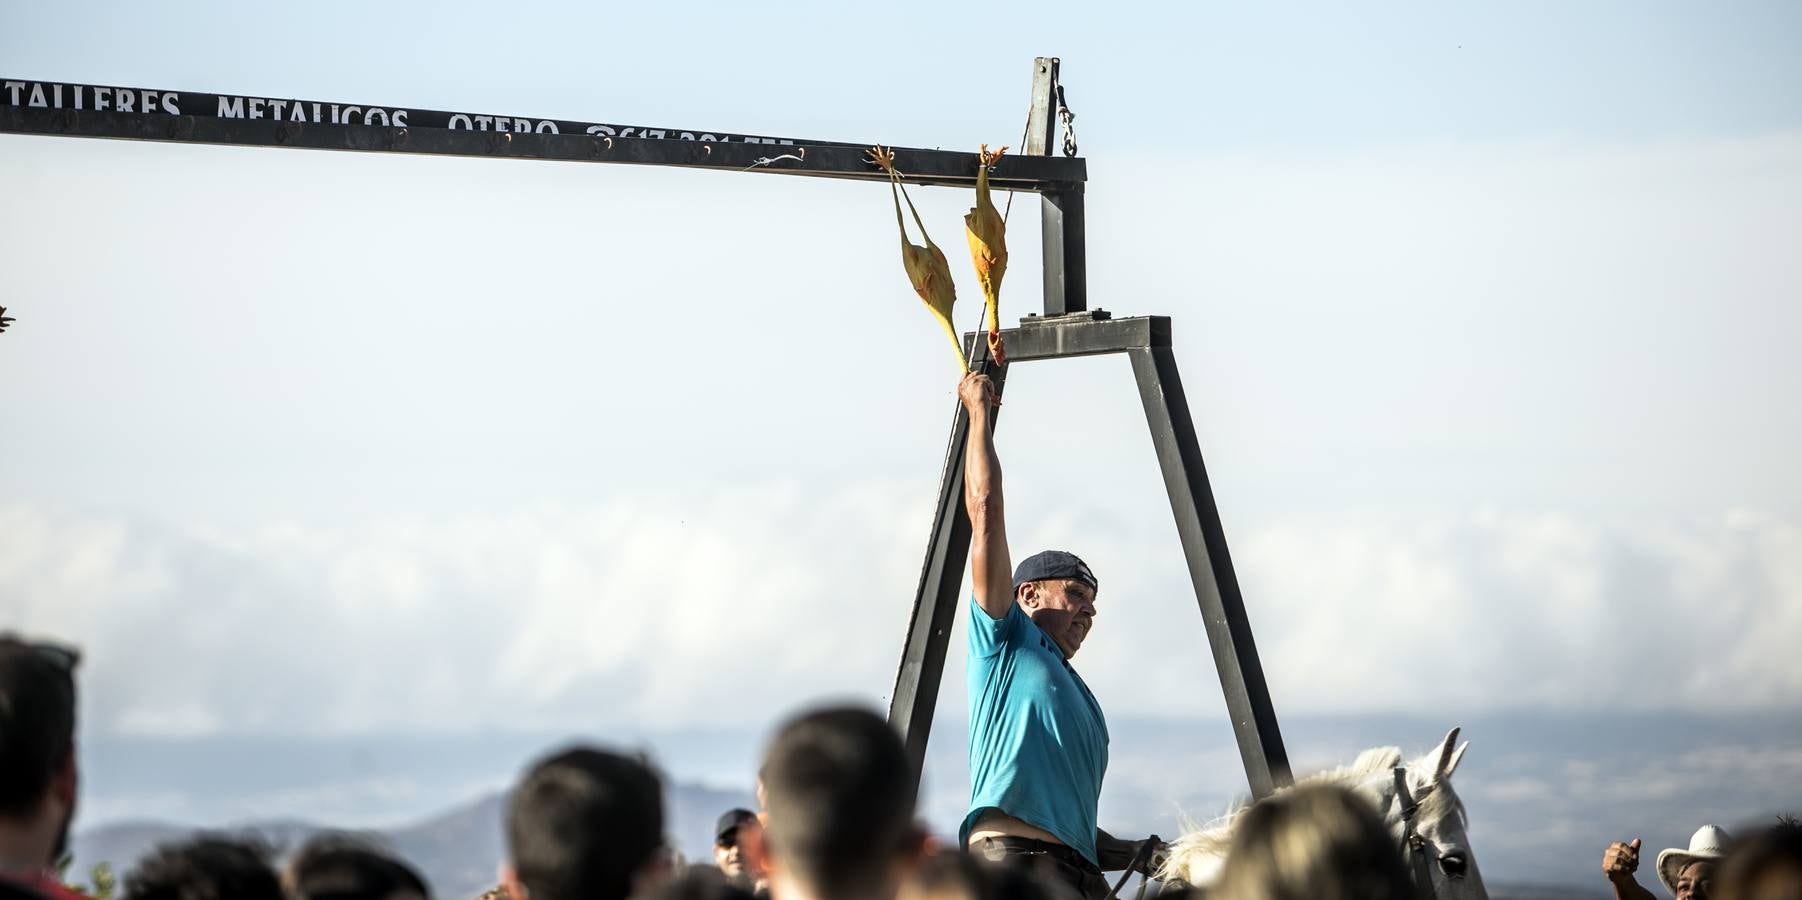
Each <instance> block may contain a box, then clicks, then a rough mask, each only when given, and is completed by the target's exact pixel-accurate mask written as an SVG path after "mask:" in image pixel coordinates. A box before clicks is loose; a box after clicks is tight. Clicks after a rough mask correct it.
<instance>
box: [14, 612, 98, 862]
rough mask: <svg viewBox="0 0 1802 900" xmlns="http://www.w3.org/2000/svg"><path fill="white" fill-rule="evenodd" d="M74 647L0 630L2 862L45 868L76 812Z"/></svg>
mask: <svg viewBox="0 0 1802 900" xmlns="http://www.w3.org/2000/svg"><path fill="white" fill-rule="evenodd" d="M78 659H79V656H78V655H77V654H76V652H75V651H73V650H70V649H68V648H66V647H59V646H57V645H55V644H43V643H34V642H30V641H25V640H22V639H20V638H18V637H16V636H14V635H11V634H5V635H0V842H3V845H0V866H4V865H16V866H29V867H31V868H33V869H44V868H48V867H49V866H51V865H52V864H53V863H54V862H55V861H56V859H57V858H58V857H60V856H62V855H63V851H64V849H65V848H66V847H67V845H68V840H69V823H70V822H71V821H72V820H73V819H74V817H75V793H76V775H75V664H76V662H77V661H78Z"/></svg>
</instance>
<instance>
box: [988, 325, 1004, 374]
mask: <svg viewBox="0 0 1802 900" xmlns="http://www.w3.org/2000/svg"><path fill="white" fill-rule="evenodd" d="M988 338H989V358H990V359H993V360H994V361H995V365H998V366H1005V365H1007V347H1006V346H1005V345H1004V344H1003V343H1002V341H1001V332H999V331H991V332H989V334H988Z"/></svg>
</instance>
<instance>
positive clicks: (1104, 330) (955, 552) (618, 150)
mask: <svg viewBox="0 0 1802 900" xmlns="http://www.w3.org/2000/svg"><path fill="white" fill-rule="evenodd" d="M1032 98H1033V99H1032V106H1031V112H1030V114H1029V117H1028V124H1027V139H1026V146H1025V147H1024V148H1023V149H1024V152H1023V153H1020V154H1018V155H1011V156H1006V157H1003V158H1002V159H1001V160H1000V161H999V162H998V163H997V164H996V165H995V166H994V167H993V169H992V170H991V173H990V176H989V180H990V183H991V185H993V187H994V188H996V189H998V190H1009V191H1027V192H1032V193H1037V194H1038V195H1039V197H1040V223H1041V229H1042V231H1041V240H1042V242H1043V266H1044V314H1043V315H1035V316H1029V317H1027V318H1026V319H1025V320H1023V322H1022V324H1021V325H1020V326H1019V327H1018V328H1014V329H1009V330H1008V331H1007V332H1006V344H1007V348H1008V356H1009V360H1010V362H1009V366H1011V365H1012V364H1014V363H1022V362H1032V361H1037V360H1048V359H1064V358H1068V357H1077V356H1095V355H1101V354H1125V355H1126V357H1127V358H1128V360H1129V361H1130V362H1131V364H1132V368H1133V374H1134V376H1135V378H1136V379H1137V381H1138V386H1139V400H1140V402H1141V403H1142V404H1143V406H1144V408H1145V418H1146V422H1147V424H1148V425H1149V426H1150V428H1151V435H1152V443H1153V445H1154V446H1155V448H1156V451H1157V456H1158V464H1159V467H1160V468H1161V469H1162V470H1163V474H1164V485H1165V488H1166V489H1167V490H1168V492H1169V494H1170V507H1171V511H1172V513H1174V514H1175V517H1176V527H1177V533H1178V535H1179V537H1180V538H1181V541H1182V547H1183V554H1184V556H1185V557H1186V558H1187V560H1188V566H1189V577H1190V580H1191V581H1192V582H1193V584H1194V587H1195V596H1196V600H1197V602H1198V603H1199V605H1200V607H1201V613H1202V618H1203V621H1204V623H1205V625H1206V628H1207V634H1208V644H1209V646H1210V647H1211V648H1212V650H1213V655H1214V664H1215V666H1216V668H1217V669H1218V672H1219V675H1220V684H1221V688H1222V689H1223V691H1224V692H1225V696H1226V704H1227V710H1228V712H1229V713H1230V714H1231V716H1232V723H1233V731H1234V735H1235V737H1236V738H1237V740H1238V744H1239V754H1240V757H1241V758H1242V759H1243V761H1244V764H1245V773H1246V776H1247V778H1248V779H1249V781H1250V783H1251V790H1252V793H1253V794H1254V795H1256V796H1264V795H1266V794H1268V793H1270V792H1271V791H1272V790H1274V789H1276V788H1277V787H1280V786H1283V785H1286V784H1288V783H1289V781H1290V772H1289V761H1288V756H1287V754H1286V752H1285V751H1284V749H1283V740H1282V735H1281V733H1280V732H1279V730H1278V728H1277V721H1276V712H1275V710H1274V709H1273V707H1272V706H1271V702H1270V691H1269V689H1268V687H1267V686H1266V685H1265V682H1264V671H1263V668H1262V666H1261V665H1260V664H1259V662H1258V653H1257V647H1256V645H1255V644H1254V643H1253V641H1252V633H1251V624H1250V621H1249V620H1248V619H1247V617H1246V614H1245V602H1244V599H1243V598H1242V597H1241V596H1240V593H1239V582H1238V578H1237V577H1236V576H1235V575H1234V573H1233V564H1232V558H1231V556H1230V555H1229V554H1228V552H1227V546H1226V535H1225V532H1224V531H1223V529H1222V528H1221V524H1220V514H1219V511H1218V510H1217V509H1216V508H1215V505H1214V495H1213V490H1212V488H1210V487H1209V484H1208V476H1207V470H1206V468H1205V466H1203V464H1202V458H1201V448H1200V445H1199V444H1198V443H1197V441H1196V437H1195V425H1194V422H1193V420H1192V419H1191V418H1190V416H1189V404H1188V401H1187V400H1186V399H1185V398H1184V395H1183V388H1182V379H1181V378H1180V377H1179V376H1178V374H1177V370H1176V358H1175V355H1174V352H1173V351H1172V347H1171V341H1170V319H1169V318H1168V317H1165V316H1145V317H1135V318H1124V319H1114V318H1112V317H1111V316H1109V315H1108V314H1107V313H1105V312H1103V311H1100V310H1090V309H1089V308H1088V297H1087V292H1086V285H1085V280H1086V272H1085V268H1086V267H1085V260H1084V242H1083V241H1084V239H1083V231H1084V227H1083V185H1084V183H1085V182H1086V180H1087V167H1086V166H1085V164H1084V162H1083V160H1082V159H1081V158H1076V157H1075V151H1074V147H1073V146H1072V145H1071V144H1066V146H1065V151H1066V155H1067V157H1069V158H1060V157H1058V156H1054V155H1052V152H1051V150H1052V147H1053V139H1054V137H1055V132H1056V127H1057V124H1058V115H1059V113H1060V112H1067V110H1065V109H1064V108H1063V99H1062V98H1063V93H1062V88H1061V85H1060V84H1059V82H1058V61H1057V60H1056V59H1052V58H1047V57H1041V58H1039V59H1037V60H1035V61H1034V64H1033V93H1032ZM0 134H24V135H45V136H67V137H88V138H118V139H128V140H147V141H167V142H177V143H198V144H225V145H237V146H265V147H295V148H303V149H316V150H354V151H363V152H379V153H423V154H435V155H451V156H478V157H500V158H513V159H544V160H564V161H572V162H604V163H626V164H640V165H659V166H681V167H686V168H703V169H724V170H740V171H762V172H781V173H787V174H791V175H811V176H819V177H829V178H850V179H861V180H867V181H877V180H885V179H886V178H887V177H888V176H887V174H886V173H884V172H883V171H881V170H880V169H878V168H877V167H876V166H875V165H874V164H873V163H871V162H870V161H869V160H868V159H867V158H866V157H865V150H866V149H867V148H868V147H869V146H870V145H868V144H861V143H854V142H845V141H809V140H799V139H793V138H779V137H768V136H760V135H745V134H736V133H727V132H709V131H698V130H684V129H677V128H651V127H643V126H628V125H616V124H608V123H599V122H581V121H570V120H563V119H540V118H529V117H521V116H496V115H484V114H474V113H464V112H452V111H443V110H424V109H415V108H411V107H397V106H384V105H375V104H350V103H325V102H320V101H309V100H295V99H291V98H282V97H257V96H251V95H239V94H207V93H198V92H192V91H166V90H151V89H143V88H120V87H108V86H104V85H88V84H71V83H66V82H48V81H31V80H26V79H4V80H0ZM894 152H895V160H896V166H897V167H898V168H899V169H900V171H902V172H903V173H905V174H904V175H903V179H904V180H905V181H906V182H908V183H910V184H916V185H957V186H970V185H973V184H974V183H975V179H976V172H977V168H978V166H979V165H980V163H979V162H978V161H977V158H976V155H975V154H973V153H959V152H952V151H945V150H922V149H908V148H897V149H895V151H894ZM965 341H966V344H967V345H968V346H969V347H970V348H971V350H972V351H973V352H974V353H975V354H977V357H976V363H977V365H979V366H987V367H988V371H989V373H990V375H991V376H992V377H993V378H994V380H995V383H996V386H997V387H998V388H999V387H1002V386H1003V385H1004V384H1005V381H1006V377H1007V368H1008V367H1003V366H989V365H988V364H989V362H990V361H989V360H987V359H986V345H985V343H984V342H983V341H980V340H976V336H975V335H966V336H965ZM968 436H969V419H968V418H967V416H965V414H964V411H963V409H962V407H961V406H959V407H958V409H957V412H956V415H955V417H954V418H953V420H952V426H951V440H950V442H949V445H948V447H947V449H946V454H945V466H944V471H943V476H942V478H941V479H940V483H939V497H938V507H937V513H936V515H935V517H934V519H933V527H932V537H931V540H930V541H929V542H928V544H927V547H926V562H925V565H924V567H923V568H922V569H921V572H920V582H919V587H918V590H917V592H916V593H915V597H914V609H913V617H912V621H911V624H910V625H909V627H908V633H907V641H906V644H905V647H904V649H903V651H902V656H901V666H900V671H899V673H898V674H897V675H896V678H895V690H894V695H893V697H892V698H891V702H890V707H889V719H890V721H891V722H893V723H894V724H895V725H896V727H897V728H898V729H899V730H900V731H901V732H902V735H903V737H904V739H905V740H906V744H907V747H908V751H909V753H910V754H911V755H912V758H913V762H914V766H915V770H916V771H918V769H919V768H920V767H921V766H922V765H923V763H924V760H925V753H926V742H927V736H928V732H929V731H930V729H931V727H932V714H933V709H934V706H935V703H936V701H937V699H938V689H939V684H940V681H941V678H942V676H943V673H944V666H945V654H946V650H947V647H948V646H949V643H950V635H951V631H952V627H951V626H952V623H953V620H954V617H955V615H956V612H957V607H958V605H959V604H958V598H959V595H960V594H961V592H962V585H963V573H964V569H965V566H966V563H967V561H968V553H969V546H970V522H969V519H968V518H967V516H966V515H965V513H964V508H963V499H962V496H963V474H964V473H963V455H964V444H965V441H966V439H967V438H968Z"/></svg>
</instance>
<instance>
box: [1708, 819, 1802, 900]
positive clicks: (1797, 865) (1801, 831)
mask: <svg viewBox="0 0 1802 900" xmlns="http://www.w3.org/2000/svg"><path fill="white" fill-rule="evenodd" d="M1714 893H1715V894H1716V895H1718V896H1720V897H1721V898H1723V900H1767V898H1777V897H1785V898H1788V897H1802V824H1799V823H1797V821H1796V819H1795V818H1794V817H1792V816H1784V817H1782V818H1780V819H1778V820H1777V824H1775V825H1772V826H1770V827H1768V828H1764V829H1762V830H1759V831H1755V832H1753V833H1752V834H1750V835H1743V836H1742V837H1741V839H1740V840H1739V841H1737V842H1736V843H1735V844H1734V845H1733V849H1732V850H1729V851H1728V852H1727V859H1726V860H1725V861H1724V862H1723V863H1722V864H1721V869H1720V873H1719V875H1718V876H1717V877H1716V878H1715V892H1714Z"/></svg>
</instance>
